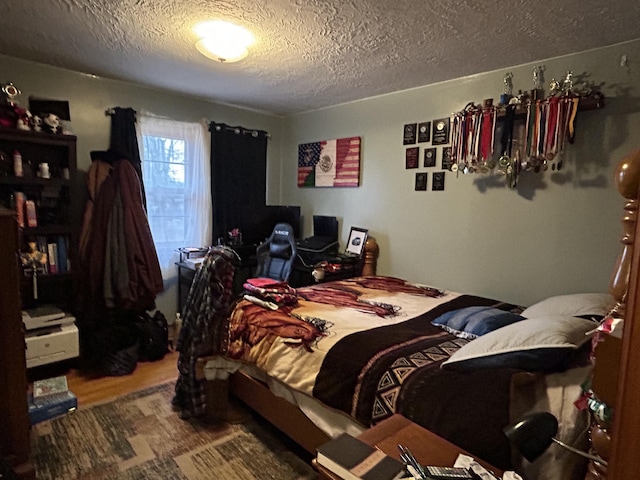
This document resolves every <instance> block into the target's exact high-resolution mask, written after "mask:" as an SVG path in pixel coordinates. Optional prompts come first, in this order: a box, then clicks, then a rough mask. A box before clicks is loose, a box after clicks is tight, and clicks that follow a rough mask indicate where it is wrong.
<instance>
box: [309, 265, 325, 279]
mask: <svg viewBox="0 0 640 480" xmlns="http://www.w3.org/2000/svg"><path fill="white" fill-rule="evenodd" d="M311 275H312V276H313V278H314V280H315V281H316V282H320V281H322V280H323V279H324V267H322V266H315V267H313V271H312V272H311Z"/></svg>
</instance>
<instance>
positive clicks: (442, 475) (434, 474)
mask: <svg viewBox="0 0 640 480" xmlns="http://www.w3.org/2000/svg"><path fill="white" fill-rule="evenodd" d="M424 469H425V470H426V471H427V474H428V475H429V477H430V478H434V479H438V480H460V479H462V480H472V479H473V476H472V475H471V473H469V470H467V469H466V468H455V467H433V466H426V467H424Z"/></svg>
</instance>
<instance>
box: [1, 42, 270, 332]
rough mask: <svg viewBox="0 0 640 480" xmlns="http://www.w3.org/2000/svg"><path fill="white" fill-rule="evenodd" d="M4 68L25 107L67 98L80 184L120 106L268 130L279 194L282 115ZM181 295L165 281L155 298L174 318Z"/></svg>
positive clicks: (44, 69) (4, 64) (12, 61)
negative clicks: (33, 99) (34, 100)
mask: <svg viewBox="0 0 640 480" xmlns="http://www.w3.org/2000/svg"><path fill="white" fill-rule="evenodd" d="M0 72H2V74H1V75H0V80H1V81H2V82H8V81H10V82H13V83H14V84H15V85H16V86H17V87H18V88H19V89H20V90H21V91H22V95H21V96H20V97H19V98H18V99H17V100H18V103H19V104H20V105H22V106H25V107H26V106H28V103H29V102H28V98H29V96H30V95H33V96H37V97H43V98H49V99H56V100H68V101H69V107H70V111H71V124H72V129H73V133H74V134H75V135H77V137H78V143H77V147H78V168H79V170H80V174H81V175H80V176H81V182H82V185H84V178H85V177H86V172H87V170H88V169H89V166H90V164H91V158H90V156H89V152H91V151H92V150H106V149H107V148H109V135H110V129H111V127H110V125H111V120H110V118H109V117H107V116H106V115H105V110H106V109H108V108H111V107H117V106H119V107H131V108H133V109H134V110H136V111H138V112H142V111H146V112H150V113H154V114H156V115H160V116H164V117H169V118H172V119H174V120H182V121H190V122H195V121H199V120H200V119H201V118H206V119H208V120H211V121H215V122H223V123H227V124H229V125H242V126H244V127H247V128H256V129H260V130H265V131H267V132H269V133H270V134H271V139H270V141H269V146H268V149H267V156H268V165H269V166H268V169H267V175H268V177H269V178H268V187H267V197H268V198H270V197H277V196H278V195H279V191H277V190H276V191H275V192H274V191H273V188H276V189H278V188H279V183H280V171H279V167H280V154H281V146H280V142H281V138H282V136H281V134H280V130H281V128H282V119H281V118H279V117H276V116H272V115H265V114H261V113H256V112H253V111H249V110H243V109H239V108H234V107H230V106H227V105H221V104H216V103H212V102H207V101H204V100H201V99H198V98H194V97H188V96H184V95H180V94H177V93H174V92H168V91H163V90H158V89H154V88H146V87H143V86H141V85H136V84H132V83H127V82H122V81H116V80H109V79H105V78H97V77H94V76H91V75H85V74H82V73H78V72H72V71H69V70H63V69H58V68H52V67H49V66H45V65H42V64H37V63H33V62H27V61H23V60H20V59H16V58H12V57H7V56H2V55H0ZM82 185H81V188H82ZM78 207H79V210H80V211H83V210H84V204H83V205H79V206H78ZM177 295H178V294H177V284H176V283H175V282H165V291H164V292H163V293H162V294H161V295H159V296H158V298H157V301H156V304H157V307H158V308H159V309H160V310H161V311H162V312H163V313H164V314H165V316H166V317H167V319H169V320H170V321H171V320H172V319H173V318H174V317H175V312H176V309H177V306H176V305H177Z"/></svg>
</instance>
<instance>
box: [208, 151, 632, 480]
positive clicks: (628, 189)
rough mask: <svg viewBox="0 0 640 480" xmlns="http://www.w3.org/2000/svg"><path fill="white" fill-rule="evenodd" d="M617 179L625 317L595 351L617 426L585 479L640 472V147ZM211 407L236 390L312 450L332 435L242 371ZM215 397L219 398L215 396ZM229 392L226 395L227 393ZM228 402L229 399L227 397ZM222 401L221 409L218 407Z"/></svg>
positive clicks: (599, 388) (602, 434)
mask: <svg viewBox="0 0 640 480" xmlns="http://www.w3.org/2000/svg"><path fill="white" fill-rule="evenodd" d="M615 181H616V183H617V186H618V191H619V192H620V194H621V195H622V196H623V197H624V199H625V205H624V214H623V217H622V225H623V235H622V238H621V243H622V245H623V248H622V251H621V253H620V255H619V257H618V260H617V262H616V265H615V266H614V269H613V272H612V276H611V282H610V287H609V290H610V293H611V294H612V295H613V297H614V298H615V300H616V302H617V304H616V307H615V309H614V314H615V315H616V316H618V317H619V318H624V320H625V328H624V333H623V336H622V339H618V338H615V337H611V336H605V337H606V338H605V339H604V341H602V342H601V343H599V344H598V346H597V347H596V350H595V368H594V376H593V391H594V392H595V394H596V395H597V396H598V398H600V399H601V400H602V401H604V402H605V403H607V404H608V405H610V406H612V407H613V409H614V412H615V415H614V421H613V427H612V428H611V429H609V430H608V431H606V430H605V429H603V428H602V427H601V426H599V425H597V424H596V423H594V424H593V425H592V428H591V435H590V439H591V440H592V450H593V451H594V452H595V453H596V454H598V455H600V456H601V457H602V458H604V459H605V460H607V461H608V464H609V465H608V469H607V468H603V467H602V466H601V465H600V464H597V463H593V462H590V464H589V467H588V472H587V475H586V479H585V480H603V479H607V480H629V479H632V478H638V472H640V407H638V405H637V402H638V400H639V399H640V289H639V283H640V248H634V244H635V241H636V239H638V241H639V243H640V222H638V221H637V220H638V209H639V207H640V192H639V189H640V150H638V151H636V152H633V153H631V154H630V155H628V156H627V157H625V158H624V159H623V160H622V161H621V162H620V164H619V165H618V168H617V171H616V175H615ZM377 255H378V245H377V243H376V242H375V240H374V239H373V238H371V237H369V240H368V241H367V245H366V246H365V258H364V265H363V275H375V271H376V260H377ZM208 383H209V384H211V385H209V388H207V409H208V411H209V412H211V415H212V416H213V417H218V418H219V416H220V415H221V414H222V412H224V410H225V408H224V407H223V406H221V405H220V404H219V401H220V398H221V397H220V395H219V394H220V392H221V390H222V391H224V392H226V391H227V390H226V389H227V388H228V389H230V391H231V393H233V394H234V395H235V396H236V397H237V398H239V399H240V400H242V401H243V402H244V403H245V404H247V405H248V406H250V407H251V408H252V409H254V410H255V411H256V412H257V413H259V414H260V415H261V416H263V417H264V418H265V419H267V420H268V421H270V422H271V423H272V424H273V425H275V426H276V427H277V428H279V429H280V430H281V431H282V432H284V433H285V434H287V435H288V436H289V437H290V438H291V439H292V440H294V441H295V442H296V443H298V444H299V445H300V446H301V447H303V448H304V449H305V450H306V451H308V452H309V453H311V454H313V455H315V450H316V447H317V446H319V445H320V444H322V443H324V442H325V441H327V440H328V437H327V435H326V434H325V433H324V432H322V431H321V430H320V429H319V428H318V427H316V426H315V425H314V424H313V423H312V422H311V421H310V420H308V419H307V418H306V417H305V416H304V415H303V414H302V413H301V412H300V411H299V409H297V408H296V407H294V406H293V405H291V404H290V403H289V402H287V401H285V400H283V399H281V398H279V397H276V396H274V395H273V394H272V393H271V392H270V391H269V389H268V387H267V386H266V385H264V384H262V383H261V382H259V381H257V380H255V379H253V378H251V377H249V376H247V375H245V374H242V373H236V374H234V375H232V377H231V380H230V382H228V383H226V382H224V383H225V384H224V385H222V384H221V383H220V381H214V382H208ZM210 397H215V398H216V399H217V402H218V403H216V399H213V398H211V403H210ZM224 397H226V395H225V396H224ZM223 401H224V400H223ZM216 405H217V406H218V407H221V408H218V407H216Z"/></svg>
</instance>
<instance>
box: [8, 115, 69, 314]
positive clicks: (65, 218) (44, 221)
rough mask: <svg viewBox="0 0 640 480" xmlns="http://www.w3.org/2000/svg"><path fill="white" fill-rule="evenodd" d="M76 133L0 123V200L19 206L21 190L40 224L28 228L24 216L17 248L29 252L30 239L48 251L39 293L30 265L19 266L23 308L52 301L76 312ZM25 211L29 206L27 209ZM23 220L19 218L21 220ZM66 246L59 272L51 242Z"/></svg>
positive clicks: (39, 277)
mask: <svg viewBox="0 0 640 480" xmlns="http://www.w3.org/2000/svg"><path fill="white" fill-rule="evenodd" d="M76 140H77V138H76V137H75V136H74V135H61V134H50V133H46V132H34V131H26V130H18V129H2V128H0V156H2V157H3V161H2V165H0V205H2V206H4V207H6V208H9V209H11V210H13V211H16V202H17V200H18V197H17V196H16V193H17V192H21V193H23V194H24V197H25V199H26V200H32V201H33V202H34V203H35V207H36V218H37V226H33V227H29V226H28V222H27V220H26V218H25V219H24V225H23V226H21V228H20V230H19V250H20V252H21V253H23V254H24V253H26V252H29V250H30V248H29V243H30V242H36V246H37V248H38V249H39V250H41V251H42V252H43V253H46V254H47V265H46V266H43V268H42V270H41V271H40V272H39V273H38V275H37V298H35V295H34V288H33V283H34V282H33V278H32V273H31V269H29V268H25V267H24V266H23V267H22V269H21V272H20V273H21V275H20V282H19V283H20V294H21V304H22V305H21V306H22V308H23V309H24V308H29V307H32V306H36V305H38V304H44V303H46V304H53V305H56V306H58V307H60V308H62V309H63V310H65V311H73V310H74V308H73V297H74V295H73V292H74V291H75V285H74V275H73V267H74V261H73V259H74V255H75V252H76V250H77V248H76V246H77V242H78V232H79V221H78V220H77V218H76V217H77V215H74V213H73V212H74V211H75V210H74V208H75V204H77V202H78V200H77V195H78V193H77V191H76V190H77V188H75V179H76V175H77V159H76V156H77V153H76ZM16 151H17V152H19V153H20V155H21V157H22V170H23V176H21V177H18V176H15V175H14V169H13V154H14V152H16ZM41 163H47V164H48V166H49V173H50V178H43V177H41V176H39V174H38V171H39V165H40V164H41ZM23 210H24V211H25V212H26V209H23ZM19 223H20V222H19ZM52 244H55V245H56V248H57V246H58V245H59V244H60V245H63V248H62V250H64V251H65V254H66V255H61V254H60V253H59V254H58V263H59V262H60V260H61V259H62V261H63V262H64V258H65V257H66V258H67V259H68V260H69V261H68V262H64V266H63V267H62V268H61V266H60V265H58V266H57V268H58V271H57V272H54V271H53V270H52V269H51V267H50V265H49V262H48V259H49V257H50V255H49V245H52Z"/></svg>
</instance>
